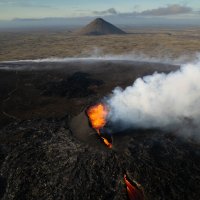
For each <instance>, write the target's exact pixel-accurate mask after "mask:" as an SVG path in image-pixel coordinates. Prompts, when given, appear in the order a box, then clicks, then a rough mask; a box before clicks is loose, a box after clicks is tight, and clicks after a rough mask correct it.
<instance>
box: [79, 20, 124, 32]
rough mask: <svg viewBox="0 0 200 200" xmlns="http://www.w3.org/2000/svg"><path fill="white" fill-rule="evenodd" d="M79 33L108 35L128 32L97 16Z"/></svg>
mask: <svg viewBox="0 0 200 200" xmlns="http://www.w3.org/2000/svg"><path fill="white" fill-rule="evenodd" d="M76 33H77V34H79V35H108V34H126V32H124V31H122V30H121V29H119V28H117V27H116V26H114V25H112V24H110V23H109V22H107V21H105V20H104V19H102V18H97V19H95V20H94V21H92V22H91V23H89V24H88V25H86V26H85V27H84V28H82V29H81V30H80V31H78V32H76Z"/></svg>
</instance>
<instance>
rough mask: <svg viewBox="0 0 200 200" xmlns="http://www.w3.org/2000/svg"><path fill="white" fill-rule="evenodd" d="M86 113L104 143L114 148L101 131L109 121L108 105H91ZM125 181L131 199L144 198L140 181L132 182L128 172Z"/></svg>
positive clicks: (140, 199)
mask: <svg viewBox="0 0 200 200" xmlns="http://www.w3.org/2000/svg"><path fill="white" fill-rule="evenodd" d="M86 113H87V116H88V118H89V121H90V124H91V126H92V128H93V129H95V130H96V132H97V134H98V135H99V136H100V138H101V140H102V141H103V142H104V144H105V145H106V146H107V147H108V148H112V141H111V142H109V140H108V139H107V138H106V137H104V136H102V133H101V130H102V129H103V128H104V127H105V125H106V123H107V116H108V113H109V109H108V107H107V106H106V105H105V104H103V103H99V104H97V105H94V106H91V107H89V108H88V109H87V111H86ZM124 182H125V184H126V190H127V194H128V198H129V199H130V200H144V195H143V193H142V192H141V191H142V190H140V187H138V185H139V184H138V183H136V182H134V183H135V184H132V183H131V181H130V180H129V179H128V177H127V175H126V174H125V175H124Z"/></svg>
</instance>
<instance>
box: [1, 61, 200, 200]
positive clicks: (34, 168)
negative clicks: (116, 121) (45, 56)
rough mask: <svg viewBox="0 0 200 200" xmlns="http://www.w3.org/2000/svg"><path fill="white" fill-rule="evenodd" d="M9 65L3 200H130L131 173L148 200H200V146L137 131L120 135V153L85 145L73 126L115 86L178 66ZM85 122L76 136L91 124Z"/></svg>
mask: <svg viewBox="0 0 200 200" xmlns="http://www.w3.org/2000/svg"><path fill="white" fill-rule="evenodd" d="M6 67H7V68H9V67H11V68H12V70H3V69H1V71H0V99H1V114H0V119H1V120H0V123H1V130H0V198H2V199H4V200H7V199H56V200H57V199H58V200H59V199H69V200H71V199H105V200H107V199H120V200H123V199H127V196H126V195H127V194H126V190H125V186H124V182H123V174H124V171H126V172H127V174H128V175H129V177H130V178H131V179H133V180H136V181H137V182H139V183H140V184H141V185H142V187H143V189H144V193H145V197H146V199H147V200H148V199H149V200H165V199H166V200H169V199H170V200H179V199H180V200H197V199H199V197H200V168H199V167H200V148H199V144H197V143H195V142H194V141H192V140H190V141H187V140H186V139H182V138H179V137H177V136H175V135H173V133H163V132H162V131H159V130H143V131H142V130H132V131H130V132H126V133H120V134H116V135H115V136H114V138H113V141H114V148H113V149H112V150H108V149H106V148H104V146H103V144H101V143H94V144H93V143H91V141H93V140H94V138H91V139H88V140H85V141H83V140H80V139H79V137H77V135H76V133H74V130H73V129H71V127H70V126H69V124H70V122H71V121H72V120H73V119H74V116H76V115H78V114H79V113H81V112H82V111H84V110H85V108H86V107H87V106H89V105H91V104H92V103H95V102H96V101H98V100H101V99H102V98H103V97H104V96H105V95H108V94H109V93H110V92H111V91H112V89H113V88H114V87H116V86H122V87H125V86H127V85H130V84H132V83H133V81H134V80H135V79H136V78H137V77H140V76H144V75H147V74H152V73H153V72H154V71H159V72H161V71H163V72H170V71H172V70H175V69H177V68H178V67H177V66H170V65H161V64H155V63H151V64H150V63H135V62H128V61H127V62H124V61H118V62H116V61H112V62H111V61H98V62H94V61H90V62H88V63H86V62H79V61H76V62H74V63H70V62H69V63H1V64H0V68H4V69H5V68H6ZM22 68H25V70H22ZM47 68H48V69H47ZM78 119H80V121H77V127H76V128H77V130H78V129H80V128H84V126H86V125H85V124H83V121H82V120H81V119H82V118H78ZM87 126H88V125H87ZM85 130H86V129H85ZM75 135H76V137H75ZM97 139H98V138H97ZM95 141H98V140H95ZM96 144H98V145H96Z"/></svg>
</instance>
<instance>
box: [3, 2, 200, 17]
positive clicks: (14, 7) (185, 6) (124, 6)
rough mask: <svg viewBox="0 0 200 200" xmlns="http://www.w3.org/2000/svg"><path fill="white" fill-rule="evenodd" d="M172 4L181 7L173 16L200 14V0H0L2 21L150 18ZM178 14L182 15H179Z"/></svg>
mask: <svg viewBox="0 0 200 200" xmlns="http://www.w3.org/2000/svg"><path fill="white" fill-rule="evenodd" d="M172 5H177V6H179V8H178V7H177V8H174V13H173V12H172V10H173V8H171V15H172V14H173V15H174V14H175V15H180V14H182V15H183V14H187V15H189V14H190V15H191V16H192V15H195V14H196V15H200V1H199V0H186V1H184V0H183V1H181V0H162V1H159V0H154V1H153V0H101V1H99V0H71V1H69V0H56V1H55V0H0V20H12V19H15V18H47V17H84V16H95V15H116V14H127V13H135V14H136V13H137V14H140V15H147V14H148V15H149V16H150V15H152V14H153V13H151V12H153V11H155V12H156V10H155V9H164V8H168V7H170V6H172ZM176 11H177V13H178V14H176ZM145 12H146V13H145ZM148 12H149V13H148ZM157 12H159V10H157ZM160 12H161V13H160V14H159V15H161V14H162V12H164V15H167V12H169V13H170V8H168V10H160ZM181 12H182V13H181ZM197 13H198V14H197ZM157 15H158V14H157ZM168 15H169V14H168ZM153 16H155V14H153ZM196 17H198V16H196Z"/></svg>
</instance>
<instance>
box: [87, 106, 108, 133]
mask: <svg viewBox="0 0 200 200" xmlns="http://www.w3.org/2000/svg"><path fill="white" fill-rule="evenodd" d="M87 115H88V117H89V119H90V122H91V125H92V127H93V128H94V129H96V130H97V132H98V134H99V130H100V129H101V128H103V127H104V126H105V124H106V117H107V115H108V110H107V108H106V106H105V105H104V104H102V103H99V104H97V105H95V106H92V107H90V108H89V109H88V110H87Z"/></svg>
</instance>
